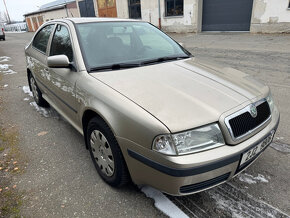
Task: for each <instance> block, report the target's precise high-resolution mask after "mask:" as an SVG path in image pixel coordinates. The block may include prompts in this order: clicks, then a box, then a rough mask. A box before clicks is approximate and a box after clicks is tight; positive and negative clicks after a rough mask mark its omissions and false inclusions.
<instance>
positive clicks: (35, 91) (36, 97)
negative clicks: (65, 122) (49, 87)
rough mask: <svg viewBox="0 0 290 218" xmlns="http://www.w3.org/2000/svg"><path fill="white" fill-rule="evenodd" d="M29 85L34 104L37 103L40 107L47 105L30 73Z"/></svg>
mask: <svg viewBox="0 0 290 218" xmlns="http://www.w3.org/2000/svg"><path fill="white" fill-rule="evenodd" d="M29 85H30V89H31V92H32V94H33V98H34V101H35V102H36V104H38V105H39V106H41V107H48V106H49V104H48V103H47V101H45V100H44V98H43V97H42V93H41V91H40V90H39V88H38V86H37V84H36V81H35V79H34V77H33V76H32V75H31V74H30V75H29Z"/></svg>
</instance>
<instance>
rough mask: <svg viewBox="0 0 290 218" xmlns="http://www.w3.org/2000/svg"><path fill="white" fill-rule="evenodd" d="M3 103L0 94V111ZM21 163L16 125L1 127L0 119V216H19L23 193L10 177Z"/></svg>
mask: <svg viewBox="0 0 290 218" xmlns="http://www.w3.org/2000/svg"><path fill="white" fill-rule="evenodd" d="M0 81H1V75H0ZM3 105H4V104H3V98H2V97H1V96H0V111H1V110H2V109H3ZM0 114H1V113H0ZM0 118H1V117H0ZM5 126H7V125H5ZM23 163H24V161H23V160H22V157H21V152H20V151H19V134H18V129H17V127H14V126H9V127H6V128H3V125H1V120H0V217H20V207H21V205H22V203H23V193H20V192H19V191H18V189H17V186H16V185H15V184H13V180H12V178H13V177H14V176H16V175H17V174H19V173H21V172H23V170H24V164H23Z"/></svg>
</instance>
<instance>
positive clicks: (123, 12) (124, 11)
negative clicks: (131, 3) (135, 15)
mask: <svg viewBox="0 0 290 218" xmlns="http://www.w3.org/2000/svg"><path fill="white" fill-rule="evenodd" d="M116 7H117V16H118V18H129V8H128V0H116Z"/></svg>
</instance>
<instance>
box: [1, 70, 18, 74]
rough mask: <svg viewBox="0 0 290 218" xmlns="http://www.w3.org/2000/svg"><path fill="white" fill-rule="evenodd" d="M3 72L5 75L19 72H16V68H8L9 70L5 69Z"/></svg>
mask: <svg viewBox="0 0 290 218" xmlns="http://www.w3.org/2000/svg"><path fill="white" fill-rule="evenodd" d="M3 73H4V75H11V74H15V73H17V72H15V71H14V70H11V69H8V70H5V71H3Z"/></svg>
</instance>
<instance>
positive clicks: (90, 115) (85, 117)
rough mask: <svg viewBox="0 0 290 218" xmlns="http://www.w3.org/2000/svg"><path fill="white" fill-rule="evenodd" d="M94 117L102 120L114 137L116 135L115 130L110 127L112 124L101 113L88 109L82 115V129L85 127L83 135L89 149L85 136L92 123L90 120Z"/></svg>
mask: <svg viewBox="0 0 290 218" xmlns="http://www.w3.org/2000/svg"><path fill="white" fill-rule="evenodd" d="M94 117H98V118H100V119H101V120H103V121H104V122H105V123H106V124H107V126H108V127H109V128H110V130H111V131H112V133H113V135H114V136H116V135H115V132H114V129H113V128H112V126H111V125H110V123H109V122H108V120H107V119H106V118H104V116H102V115H101V113H100V112H97V111H96V110H94V109H92V108H86V109H85V110H84V112H83V115H82V127H83V133H84V139H85V144H86V148H87V149H88V144H87V138H86V136H85V134H86V131H87V126H88V123H89V122H90V120H91V119H92V118H94Z"/></svg>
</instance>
